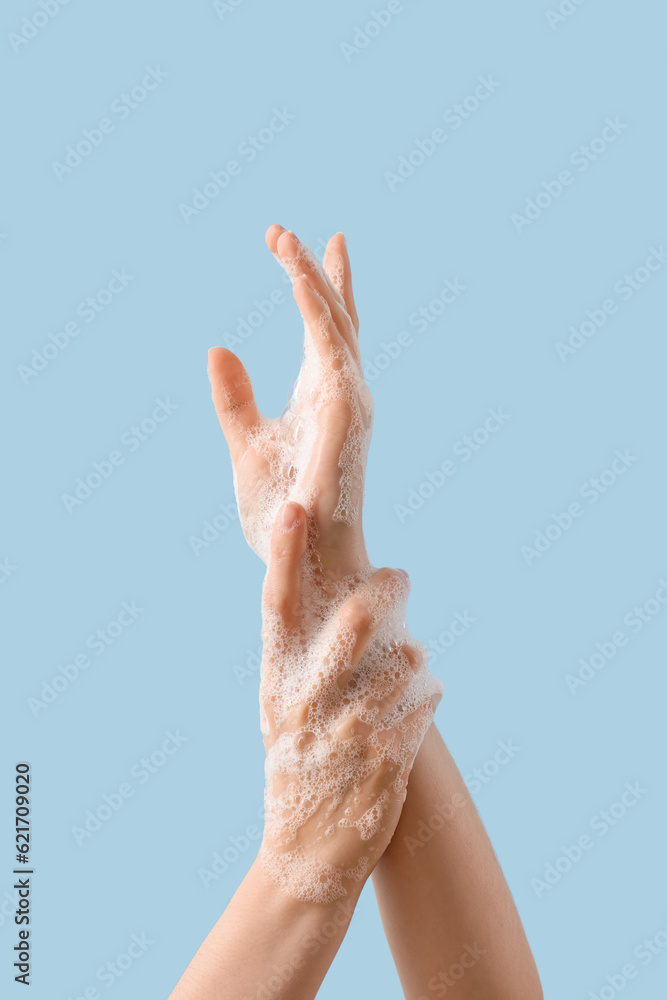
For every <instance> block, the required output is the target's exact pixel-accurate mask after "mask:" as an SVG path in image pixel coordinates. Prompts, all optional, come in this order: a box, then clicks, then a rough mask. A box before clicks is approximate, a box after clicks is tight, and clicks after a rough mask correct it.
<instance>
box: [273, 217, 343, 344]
mask: <svg viewBox="0 0 667 1000" xmlns="http://www.w3.org/2000/svg"><path fill="white" fill-rule="evenodd" d="M277 251H278V259H279V260H280V262H281V263H282V265H283V266H284V268H285V270H286V271H287V273H288V274H289V275H290V276H291V277H292V280H293V281H294V279H295V278H296V277H298V276H299V275H300V274H305V275H306V276H307V277H308V280H309V282H310V284H311V286H312V287H313V288H314V289H315V291H316V292H317V293H318V294H319V295H321V296H322V298H323V299H324V301H325V302H326V303H327V305H328V306H329V310H330V312H331V317H332V320H333V322H334V324H335V326H336V329H337V330H338V333H339V334H340V336H341V338H342V339H343V340H344V341H345V343H346V344H347V345H348V347H350V349H351V350H352V352H353V354H354V356H355V357H356V355H357V346H356V340H357V337H356V332H355V330H354V327H353V325H352V320H351V319H350V317H349V316H348V314H347V311H346V309H345V303H344V301H343V297H342V295H341V294H340V292H338V291H337V289H336V287H335V286H334V285H333V283H332V282H331V280H330V278H329V276H328V274H326V272H325V271H324V270H323V269H322V266H321V264H320V262H319V261H318V259H317V257H316V256H315V254H314V253H313V252H312V250H311V249H310V248H309V247H308V246H306V244H305V243H302V242H301V241H300V240H299V239H297V237H296V236H295V235H294V233H293V232H291V231H290V232H283V233H281V234H280V236H279V238H278V242H277Z"/></svg>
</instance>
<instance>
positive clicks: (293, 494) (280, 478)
mask: <svg viewBox="0 0 667 1000" xmlns="http://www.w3.org/2000/svg"><path fill="white" fill-rule="evenodd" d="M266 241H267V245H268V247H269V249H270V250H271V251H272V252H273V253H274V255H275V256H276V258H277V260H278V261H279V262H280V263H281V264H282V266H283V267H284V268H285V270H286V271H287V273H288V274H289V275H290V277H291V278H292V281H293V294H294V298H295V300H296V303H297V305H298V307H299V310H300V312H301V316H302V318H303V321H304V327H305V344H304V359H303V363H302V366H301V372H300V375H299V379H298V381H297V389H296V391H295V392H294V393H293V395H292V398H291V400H290V405H289V407H288V409H287V411H286V412H285V413H284V414H283V416H282V417H281V418H279V419H269V418H267V417H263V416H262V415H260V413H259V411H258V409H257V404H256V402H255V397H254V393H253V390H252V385H251V382H250V378H249V376H248V373H247V372H246V370H245V368H244V366H243V364H242V363H241V361H240V360H239V359H238V358H237V357H236V355H234V354H232V352H231V351H227V350H225V349H224V348H221V347H215V348H213V349H212V350H211V351H210V352H209V374H210V378H211V384H212V389H213V402H214V405H215V408H216V411H217V414H218V418H219V420H220V424H221V426H222V430H223V432H224V434H225V437H226V440H227V444H228V445H229V450H230V454H231V459H232V464H233V468H234V484H235V490H236V497H237V502H238V507H239V516H240V520H241V525H242V527H243V531H244V534H245V536H246V539H247V541H248V542H249V544H250V546H251V547H252V548H253V549H254V551H255V552H256V553H257V554H258V555H259V556H260V557H261V558H262V559H263V560H264V562H267V561H268V551H269V539H270V535H271V527H272V525H273V522H274V520H275V517H276V514H277V511H278V509H279V507H280V505H281V504H282V502H283V501H285V500H287V499H291V500H295V501H299V502H300V503H301V504H302V505H303V506H305V507H306V509H307V510H308V513H309V517H310V529H311V539H310V542H311V549H312V550H313V552H314V555H313V558H314V559H315V560H316V562H317V561H319V568H320V569H321V571H322V573H323V574H324V575H323V576H322V584H323V585H326V582H327V579H328V580H337V579H340V577H342V576H345V575H347V574H349V573H353V572H357V571H359V570H361V569H363V568H365V567H366V566H367V565H368V556H367V553H366V547H365V544H364V538H363V531H362V524H361V507H362V503H363V494H364V477H365V469H366V458H367V454H368V446H369V444H370V437H371V430H372V422H373V402H372V397H371V394H370V391H369V389H368V387H367V386H366V384H365V382H364V377H363V372H362V368H361V357H360V354H359V345H358V336H357V334H358V327H359V324H358V320H357V313H356V309H355V305H354V297H353V294H352V280H351V273H350V262H349V259H348V255H347V249H346V245H345V238H344V237H343V234H342V233H338V234H337V235H336V236H333V237H332V238H331V240H329V243H328V246H327V249H326V252H325V255H324V267H321V266H320V264H319V261H318V260H317V258H316V257H315V255H314V254H313V253H312V252H311V251H310V250H309V249H308V247H306V246H305V245H304V244H302V243H301V242H300V241H299V240H298V239H297V238H296V236H294V234H293V233H291V232H286V231H285V230H284V229H283V228H282V227H281V226H277V225H274V226H271V228H270V229H269V230H268V231H267V234H266Z"/></svg>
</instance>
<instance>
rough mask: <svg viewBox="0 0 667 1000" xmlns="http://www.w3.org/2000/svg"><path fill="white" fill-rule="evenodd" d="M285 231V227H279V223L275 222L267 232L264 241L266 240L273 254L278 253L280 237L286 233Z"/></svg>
mask: <svg viewBox="0 0 667 1000" xmlns="http://www.w3.org/2000/svg"><path fill="white" fill-rule="evenodd" d="M284 232H285V229H284V228H283V226H279V225H278V223H277V222H274V224H273V225H272V226H269V228H268V229H267V230H266V235H265V236H264V239H265V240H266V245H267V247H268V248H269V250H270V251H271V253H277V252H278V237H279V236H280V234H281V233H284Z"/></svg>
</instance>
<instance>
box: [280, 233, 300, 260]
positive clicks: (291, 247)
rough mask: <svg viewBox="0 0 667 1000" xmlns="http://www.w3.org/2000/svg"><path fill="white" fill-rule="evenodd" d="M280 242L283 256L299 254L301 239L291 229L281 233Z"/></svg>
mask: <svg viewBox="0 0 667 1000" xmlns="http://www.w3.org/2000/svg"><path fill="white" fill-rule="evenodd" d="M278 242H279V243H280V247H279V252H280V255H281V257H296V256H297V254H298V252H299V241H298V240H297V238H296V236H295V235H294V233H293V232H292V230H291V229H290V230H289V232H284V233H281V234H280V237H279V240H278Z"/></svg>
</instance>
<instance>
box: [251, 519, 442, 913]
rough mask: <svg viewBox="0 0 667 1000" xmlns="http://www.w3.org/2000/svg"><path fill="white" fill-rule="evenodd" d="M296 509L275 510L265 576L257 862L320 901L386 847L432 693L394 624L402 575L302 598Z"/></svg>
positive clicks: (343, 887)
mask: <svg viewBox="0 0 667 1000" xmlns="http://www.w3.org/2000/svg"><path fill="white" fill-rule="evenodd" d="M307 538H308V523H307V513H306V511H305V509H304V508H303V507H300V506H299V505H298V504H295V503H286V504H285V505H284V506H283V507H282V508H281V510H280V512H279V516H278V519H277V521H276V524H275V526H274V528H273V534H272V538H271V552H270V558H269V565H268V569H267V574H266V578H265V582H264V593H263V630H262V639H263V643H264V652H263V657H262V668H261V683H260V705H261V722H262V733H263V735H264V744H265V748H266V752H267V760H266V792H265V817H266V827H265V834H264V840H263V843H262V852H261V858H262V861H263V863H264V865H265V867H266V868H267V870H268V871H269V872H270V874H271V875H272V876H273V878H274V879H275V880H276V881H277V882H278V884H279V885H280V886H281V887H282V888H284V889H285V890H286V891H287V892H288V893H289V895H291V896H294V897H295V898H297V899H302V900H310V901H314V902H322V903H329V902H331V901H332V900H334V899H336V898H338V897H339V896H343V895H346V894H347V891H348V889H350V888H352V887H353V885H354V883H356V882H359V881H360V880H362V879H364V878H366V877H367V876H368V875H369V874H370V872H371V870H372V869H373V867H374V866H375V864H376V863H377V861H378V860H379V858H380V856H381V855H382V852H383V851H384V849H385V848H386V847H387V845H388V844H389V841H390V840H391V837H392V834H393V832H394V830H395V828H396V824H397V822H398V819H399V816H400V812H401V808H402V806H403V802H404V799H405V793H406V785H407V780H408V776H409V774H410V769H411V767H412V764H413V761H414V758H415V755H416V753H417V750H418V749H419V746H420V744H421V741H422V739H423V737H424V734H425V732H426V729H427V728H428V726H429V725H430V723H431V720H432V717H433V710H434V708H435V705H436V704H437V702H438V701H439V699H440V695H441V692H442V688H441V685H440V683H439V681H437V680H436V679H435V678H434V677H433V676H432V675H431V674H430V673H429V671H428V667H427V662H428V656H427V654H426V650H425V649H424V646H423V645H422V644H421V643H419V642H417V641H416V640H414V639H412V637H411V636H410V635H409V633H408V632H407V629H406V627H405V623H404V615H405V607H406V604H407V597H408V591H409V583H408V578H407V574H405V573H404V572H403V571H402V570H390V569H381V570H378V571H374V570H373V569H372V567H371V568H369V570H368V571H367V572H366V573H364V574H359V575H358V576H357V577H356V578H354V579H351V580H348V581H347V585H346V592H347V594H349V596H346V593H341V594H339V595H338V601H337V606H336V605H334V606H333V608H332V606H331V605H330V604H329V602H328V601H327V599H326V598H325V597H322V598H320V599H319V600H317V599H316V600H315V601H312V600H311V601H305V600H304V596H305V595H306V594H309V592H310V590H311V588H310V587H309V579H308V577H309V574H310V570H309V564H308V562H307V561H306V560H304V555H305V553H306V547H307Z"/></svg>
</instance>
